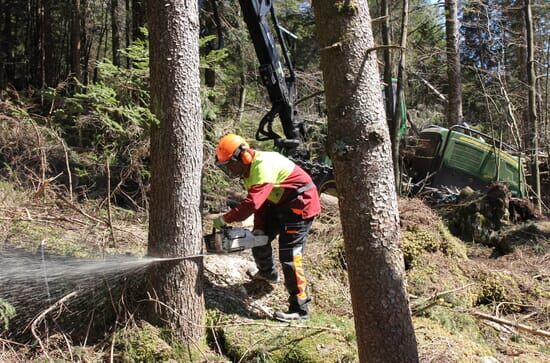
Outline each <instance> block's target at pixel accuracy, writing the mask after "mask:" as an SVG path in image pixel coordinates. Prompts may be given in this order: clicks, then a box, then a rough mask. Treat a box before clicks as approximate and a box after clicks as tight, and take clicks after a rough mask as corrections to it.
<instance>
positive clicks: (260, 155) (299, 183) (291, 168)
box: [223, 151, 321, 229]
mask: <svg viewBox="0 0 550 363" xmlns="http://www.w3.org/2000/svg"><path fill="white" fill-rule="evenodd" d="M310 183H312V180H311V177H310V176H309V174H307V173H306V172H305V171H304V170H303V169H302V168H300V167H299V166H298V165H296V164H294V163H293V162H292V161H290V160H289V159H287V158H286V157H284V156H283V155H281V154H279V153H276V152H262V151H256V152H255V155H254V159H253V160H252V163H251V165H250V171H249V172H248V175H247V176H246V177H245V178H244V184H245V187H246V188H247V190H248V195H247V196H246V198H245V199H244V200H243V201H241V203H240V204H239V205H238V206H237V207H235V208H233V209H232V210H230V211H229V212H227V213H226V214H225V215H224V216H223V219H224V220H225V222H226V223H233V222H239V221H243V220H245V219H246V218H248V217H249V216H250V215H251V214H254V228H258V229H263V228H264V220H263V215H264V214H265V212H266V209H267V208H270V207H271V206H277V205H285V206H288V207H289V208H291V209H292V210H293V211H294V212H295V213H296V214H301V216H302V218H303V219H309V218H312V217H314V216H316V215H318V214H319V213H320V212H321V204H320V202H319V194H318V193H317V188H316V187H315V186H314V187H312V188H310V189H308V190H306V191H305V192H303V193H302V194H300V195H298V196H297V197H295V198H293V199H292V200H290V201H289V200H288V199H289V197H291V198H292V197H293V194H295V192H296V190H297V189H299V188H301V187H303V186H304V185H307V184H310Z"/></svg>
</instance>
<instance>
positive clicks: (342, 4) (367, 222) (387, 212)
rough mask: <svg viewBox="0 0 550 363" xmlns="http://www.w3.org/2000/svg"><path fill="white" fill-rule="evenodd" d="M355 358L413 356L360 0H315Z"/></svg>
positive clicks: (376, 85)
mask: <svg viewBox="0 0 550 363" xmlns="http://www.w3.org/2000/svg"><path fill="white" fill-rule="evenodd" d="M313 7H314V11H315V19H316V25H317V34H318V37H319V43H320V47H321V49H322V50H321V69H322V71H323V78H324V84H325V95H326V101H327V107H328V120H329V123H328V132H329V139H328V149H329V153H330V155H331V157H332V160H333V164H334V169H335V176H336V184H337V189H338V195H339V208H340V214H341V216H342V229H343V234H344V241H345V249H346V256H347V262H348V270H349V280H350V289H351V296H352V303H353V312H354V318H355V329H356V332H357V344H358V347H359V357H360V360H361V362H367V361H368V362H384V363H388V362H396V363H397V362H399V363H403V362H417V361H418V353H417V349H416V338H415V335H414V330H413V326H412V320H411V315H410V311H409V307H408V295H407V292H406V288H405V271H404V270H405V268H404V262H403V253H402V250H401V246H400V244H399V216H398V209H397V197H396V193H395V184H394V178H393V168H392V159H391V143H390V139H389V133H388V127H387V123H386V115H385V112H384V107H383V100H382V95H381V92H380V80H379V76H378V67H377V62H376V54H375V52H369V48H372V47H373V46H374V40H373V36H372V29H371V19H370V15H369V10H368V4H367V1H366V0H356V1H332V0H315V1H313Z"/></svg>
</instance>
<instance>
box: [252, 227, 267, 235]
mask: <svg viewBox="0 0 550 363" xmlns="http://www.w3.org/2000/svg"><path fill="white" fill-rule="evenodd" d="M252 234H253V235H254V236H263V235H264V234H265V233H264V231H262V230H261V229H257V228H255V229H254V230H252Z"/></svg>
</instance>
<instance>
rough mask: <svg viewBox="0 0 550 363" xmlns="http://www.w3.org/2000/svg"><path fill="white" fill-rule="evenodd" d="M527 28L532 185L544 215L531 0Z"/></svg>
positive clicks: (526, 15)
mask: <svg viewBox="0 0 550 363" xmlns="http://www.w3.org/2000/svg"><path fill="white" fill-rule="evenodd" d="M524 11H525V28H526V29H527V37H526V43H527V44H526V45H527V69H526V71H527V83H528V85H529V97H528V104H529V106H528V107H529V126H530V130H531V142H530V145H531V178H532V180H531V183H532V185H533V189H534V190H535V194H536V196H535V197H536V203H537V208H538V211H539V213H542V203H541V187H540V170H539V157H538V153H539V131H538V122H537V76H536V74H535V50H534V40H533V38H534V37H533V16H532V13H531V0H525V2H524Z"/></svg>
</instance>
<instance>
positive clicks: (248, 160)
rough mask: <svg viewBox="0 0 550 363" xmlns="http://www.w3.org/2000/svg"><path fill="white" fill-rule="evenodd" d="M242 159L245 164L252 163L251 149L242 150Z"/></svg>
mask: <svg viewBox="0 0 550 363" xmlns="http://www.w3.org/2000/svg"><path fill="white" fill-rule="evenodd" d="M241 161H242V162H243V164H244V165H250V164H251V163H252V153H251V152H250V150H249V149H243V151H242V152H241Z"/></svg>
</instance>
